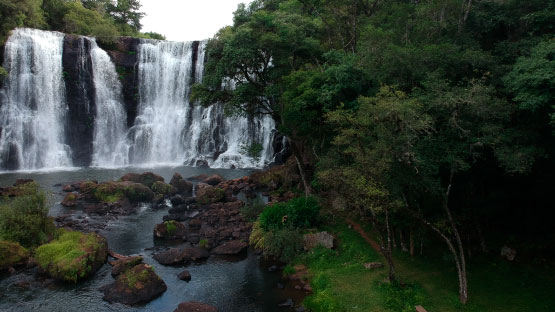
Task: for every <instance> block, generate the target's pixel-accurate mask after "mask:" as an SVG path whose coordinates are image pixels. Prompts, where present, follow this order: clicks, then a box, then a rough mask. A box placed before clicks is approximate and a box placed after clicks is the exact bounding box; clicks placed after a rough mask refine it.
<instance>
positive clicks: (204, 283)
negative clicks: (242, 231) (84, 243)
mask: <svg viewBox="0 0 555 312" xmlns="http://www.w3.org/2000/svg"><path fill="white" fill-rule="evenodd" d="M145 171H152V172H154V173H156V174H159V175H161V176H163V177H164V179H165V180H166V182H168V181H169V180H170V179H171V176H172V175H173V173H174V172H178V173H180V174H181V175H182V176H183V177H184V178H187V177H191V176H195V175H199V174H213V173H217V174H220V175H221V176H222V177H224V178H225V179H234V178H237V177H241V176H244V175H247V174H249V173H250V172H249V171H247V170H229V169H207V168H192V167H159V168H125V169H96V168H82V169H75V170H65V171H50V172H46V171H45V172H9V173H1V174H0V186H8V185H12V184H13V183H14V182H15V180H16V179H17V178H30V179H34V180H35V181H37V182H39V183H40V185H41V186H42V187H43V188H44V189H46V190H47V191H49V193H50V194H51V196H50V198H49V201H50V206H51V209H50V214H51V215H52V216H59V215H64V214H66V213H68V212H69V210H68V209H67V208H65V207H63V206H61V205H60V202H61V200H62V199H63V195H64V194H63V193H62V192H61V186H60V184H65V183H70V182H77V181H83V180H93V179H95V180H98V181H108V180H115V179H118V178H119V177H121V176H123V175H124V174H125V173H129V172H136V173H142V172H145ZM74 214H76V215H80V212H74ZM166 214H167V211H166V210H158V211H156V210H154V209H152V208H151V207H150V205H144V206H141V207H140V208H139V209H138V212H137V213H136V214H134V215H131V216H125V217H119V218H118V219H115V220H111V221H108V225H107V226H106V227H105V228H104V229H103V230H101V231H100V233H101V234H102V235H104V236H105V237H106V238H107V240H108V246H109V248H110V249H111V250H113V251H115V252H117V253H120V254H124V255H142V256H143V257H144V260H145V262H146V263H148V264H150V265H152V266H153V267H154V269H155V271H156V273H157V274H158V275H159V276H160V277H161V278H162V279H163V280H164V282H165V283H166V284H167V286H168V290H167V291H166V292H165V293H164V294H163V295H162V296H160V297H159V298H157V299H155V300H153V301H151V302H150V303H148V304H146V305H142V306H134V307H128V306H124V305H120V304H109V303H107V302H105V301H103V300H102V296H103V294H102V293H101V292H100V291H99V290H98V289H99V288H100V287H102V286H104V285H106V284H109V283H112V282H113V281H114V279H113V278H112V276H111V273H110V272H111V266H110V265H109V264H105V265H104V266H103V267H102V268H101V269H100V270H99V271H98V272H97V273H96V274H95V275H94V276H93V277H91V278H89V279H87V280H85V281H83V282H81V283H79V284H77V285H64V284H61V283H49V284H47V285H40V286H37V285H35V284H37V283H36V282H34V281H35V280H36V277H35V270H27V271H24V272H23V273H20V274H17V275H13V276H9V275H7V274H4V275H1V276H0V311H34V312H38V311H45V312H54V311H80V312H85V311H170V312H171V311H173V310H174V309H175V308H176V307H177V306H178V304H179V303H181V302H184V301H199V302H204V303H208V304H211V305H214V306H216V307H218V309H219V311H220V312H226V311H237V312H248V311H287V310H284V309H283V308H279V307H278V304H279V303H280V302H282V301H284V299H285V298H287V295H288V294H287V292H290V290H287V288H286V289H285V290H281V289H278V288H277V284H278V283H279V282H280V273H270V272H268V268H267V265H266V264H264V263H263V261H262V260H261V259H260V258H259V256H257V255H255V254H254V252H253V251H252V250H249V252H248V255H245V256H242V257H240V258H217V257H214V256H212V257H210V258H209V259H208V260H207V261H206V262H205V263H201V264H191V265H189V266H187V267H186V268H185V267H184V266H180V267H171V266H163V265H160V264H158V263H157V262H156V261H155V260H153V259H152V253H153V252H152V251H150V250H148V249H149V248H152V247H155V246H160V245H161V244H162V245H163V244H166V243H163V242H162V243H161V242H159V241H158V240H157V241H154V239H153V234H152V231H153V228H154V225H155V224H157V223H160V222H162V217H163V216H164V215H166ZM81 217H82V218H89V217H88V216H86V215H84V214H81ZM90 219H91V222H94V218H92V217H91V218H90ZM184 269H187V270H189V271H190V272H191V276H192V280H191V281H190V282H189V283H187V282H184V281H181V280H179V279H178V278H177V274H178V273H180V272H181V271H183V270H184ZM26 281H27V282H30V284H31V286H30V287H28V286H23V287H22V286H21V284H25V282H26ZM21 282H23V283H21Z"/></svg>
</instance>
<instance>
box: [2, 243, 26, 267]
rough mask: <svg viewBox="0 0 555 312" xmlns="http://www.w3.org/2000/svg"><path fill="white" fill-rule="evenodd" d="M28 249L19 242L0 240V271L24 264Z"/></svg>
mask: <svg viewBox="0 0 555 312" xmlns="http://www.w3.org/2000/svg"><path fill="white" fill-rule="evenodd" d="M28 258H29V251H28V250H27V249H25V248H23V247H21V245H19V243H13V242H7V241H0V271H2V270H6V269H8V268H11V267H15V266H18V265H22V264H25V263H26V262H27V259H28Z"/></svg>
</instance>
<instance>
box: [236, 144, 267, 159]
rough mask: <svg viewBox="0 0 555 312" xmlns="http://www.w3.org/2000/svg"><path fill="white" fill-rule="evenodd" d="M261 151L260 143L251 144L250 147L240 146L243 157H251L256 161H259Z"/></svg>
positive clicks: (262, 147)
mask: <svg viewBox="0 0 555 312" xmlns="http://www.w3.org/2000/svg"><path fill="white" fill-rule="evenodd" d="M263 150H264V146H262V144H260V143H252V144H250V145H248V144H242V145H241V150H240V153H241V154H243V155H247V156H249V157H252V158H254V159H255V160H256V161H258V160H259V159H260V156H261V153H262V151H263Z"/></svg>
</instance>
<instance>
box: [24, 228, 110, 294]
mask: <svg viewBox="0 0 555 312" xmlns="http://www.w3.org/2000/svg"><path fill="white" fill-rule="evenodd" d="M106 255H107V250H106V241H105V240H104V239H102V238H101V237H99V236H98V235H97V234H94V233H91V234H83V233H80V232H65V233H63V234H61V235H60V237H59V238H58V239H56V240H54V241H52V242H50V243H48V244H46V245H42V246H40V247H39V248H37V250H36V253H35V258H36V260H37V263H38V264H39V265H40V266H41V267H42V268H43V269H44V270H46V271H47V272H48V273H49V274H50V275H51V276H52V277H55V278H58V279H61V280H64V281H67V282H74V283H75V282H77V281H78V280H79V279H82V278H84V277H86V276H88V275H89V274H90V273H92V270H93V266H95V265H98V263H99V262H100V263H103V262H104V260H105V259H106Z"/></svg>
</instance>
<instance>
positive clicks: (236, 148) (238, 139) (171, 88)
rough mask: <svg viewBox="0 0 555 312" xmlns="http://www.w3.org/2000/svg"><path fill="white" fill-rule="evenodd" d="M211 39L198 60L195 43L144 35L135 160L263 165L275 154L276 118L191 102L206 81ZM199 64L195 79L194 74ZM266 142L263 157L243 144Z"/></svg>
mask: <svg viewBox="0 0 555 312" xmlns="http://www.w3.org/2000/svg"><path fill="white" fill-rule="evenodd" d="M205 48H206V41H203V42H200V43H199V45H198V48H197V51H196V55H197V60H196V63H195V64H193V55H194V53H195V51H193V43H192V42H188V43H182V42H165V41H155V40H144V41H143V42H142V43H141V45H140V48H139V94H140V103H139V114H138V116H137V119H136V121H135V126H134V127H133V129H132V131H131V133H132V137H133V143H132V148H131V150H132V156H131V158H132V160H133V161H132V162H133V163H134V164H153V163H154V164H156V163H172V164H188V165H196V164H199V161H202V162H204V164H206V165H209V166H211V167H216V168H230V167H236V168H246V167H263V166H265V165H267V164H269V163H270V162H271V161H272V159H273V149H272V139H273V135H274V123H273V120H272V119H271V118H268V117H264V118H253V119H252V120H249V119H247V118H245V117H226V116H225V115H224V109H223V105H221V104H216V105H212V106H210V107H206V108H205V107H202V106H200V105H195V104H193V103H189V101H188V97H189V93H190V89H191V85H192V83H193V82H197V83H198V82H202V78H203V72H204V59H205ZM193 66H194V79H191V78H192V76H193V75H192V74H193ZM254 143H257V144H261V145H262V146H263V150H262V152H261V155H260V157H257V158H251V157H248V156H246V155H244V154H243V153H242V147H244V146H250V145H251V144H254Z"/></svg>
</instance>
